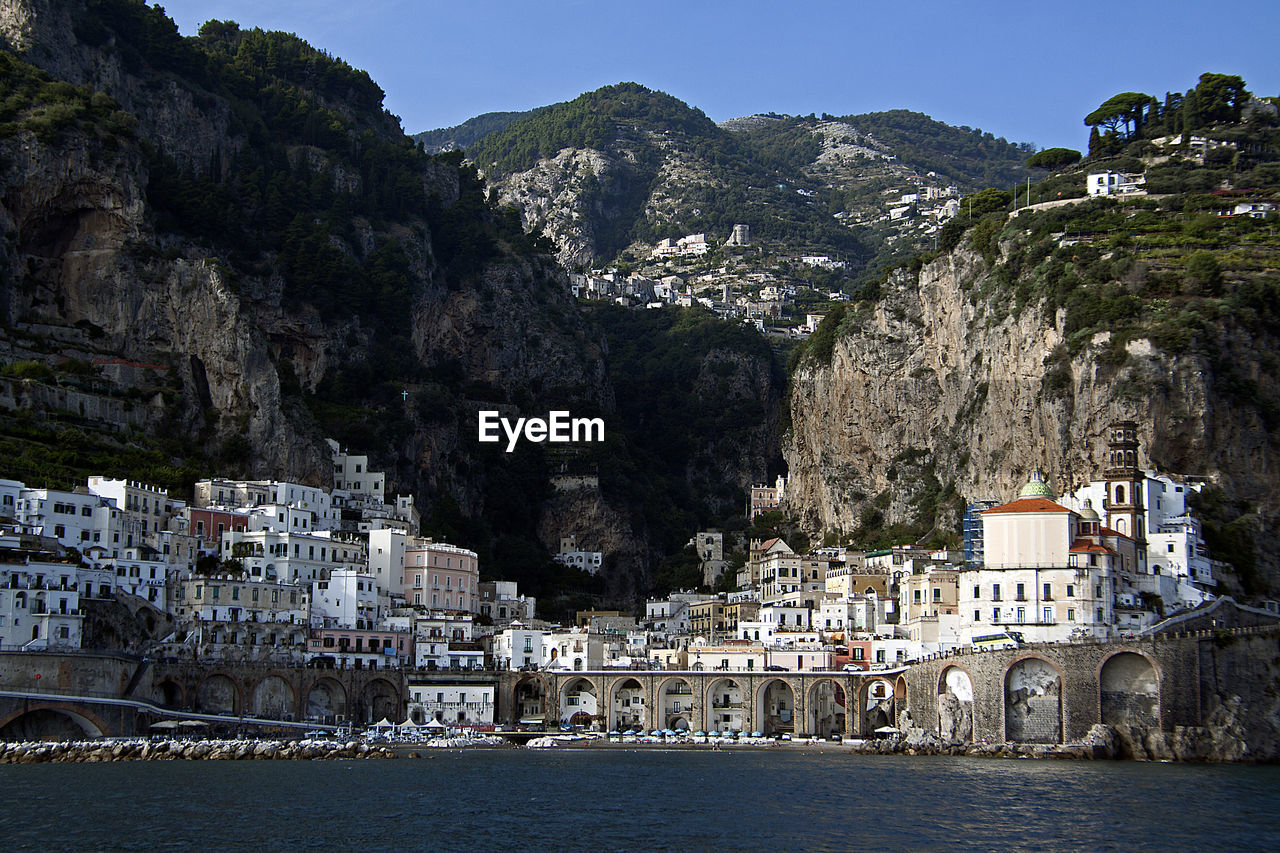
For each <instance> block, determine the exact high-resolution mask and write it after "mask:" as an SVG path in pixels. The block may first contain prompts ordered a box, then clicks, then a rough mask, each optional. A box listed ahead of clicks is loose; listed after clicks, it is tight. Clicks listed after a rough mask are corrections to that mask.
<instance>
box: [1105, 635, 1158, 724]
mask: <svg viewBox="0 0 1280 853" xmlns="http://www.w3.org/2000/svg"><path fill="white" fill-rule="evenodd" d="M1098 718H1099V719H1100V720H1101V721H1102V722H1103V723H1105V724H1106V725H1109V726H1118V725H1132V726H1145V727H1147V728H1151V729H1158V728H1160V675H1159V671H1158V670H1157V669H1156V666H1155V664H1154V663H1152V661H1151V659H1150V658H1149V657H1147V656H1146V655H1144V654H1142V653H1141V652H1137V651H1130V650H1125V651H1118V652H1114V653H1112V654H1110V655H1108V656H1107V657H1105V658H1104V659H1103V660H1102V663H1100V664H1099V665H1098Z"/></svg>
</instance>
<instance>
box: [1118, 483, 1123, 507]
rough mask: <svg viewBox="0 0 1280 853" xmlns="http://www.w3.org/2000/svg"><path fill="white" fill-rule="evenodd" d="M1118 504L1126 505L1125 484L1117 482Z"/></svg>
mask: <svg viewBox="0 0 1280 853" xmlns="http://www.w3.org/2000/svg"><path fill="white" fill-rule="evenodd" d="M1116 504H1117V505H1119V506H1123V505H1124V484H1122V483H1116Z"/></svg>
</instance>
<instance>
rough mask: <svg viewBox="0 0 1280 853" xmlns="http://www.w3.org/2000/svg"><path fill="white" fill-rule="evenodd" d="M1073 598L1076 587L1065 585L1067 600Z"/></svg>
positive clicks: (1070, 584)
mask: <svg viewBox="0 0 1280 853" xmlns="http://www.w3.org/2000/svg"><path fill="white" fill-rule="evenodd" d="M1075 596H1076V585H1075V584H1073V583H1069V584H1067V598H1075Z"/></svg>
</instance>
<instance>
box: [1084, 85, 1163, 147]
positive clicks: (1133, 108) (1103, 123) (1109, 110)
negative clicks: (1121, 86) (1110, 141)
mask: <svg viewBox="0 0 1280 853" xmlns="http://www.w3.org/2000/svg"><path fill="white" fill-rule="evenodd" d="M1151 101H1152V98H1151V96H1150V95H1147V94H1145V93H1143V92H1121V93H1120V94H1118V95H1112V96H1111V97H1110V98H1108V99H1107V100H1105V101H1103V103H1102V105H1101V106H1099V107H1098V108H1097V109H1096V110H1094V111H1093V112H1091V113H1089V114H1088V115H1087V116H1085V117H1084V123H1085V124H1087V125H1092V126H1093V127H1105V128H1106V132H1107V133H1108V134H1111V135H1115V136H1119V135H1121V133H1122V132H1123V137H1124V138H1125V139H1129V138H1132V137H1133V136H1136V135H1137V134H1138V133H1140V132H1141V131H1142V121H1143V113H1144V112H1145V111H1146V110H1147V109H1148V107H1149V106H1150V104H1151Z"/></svg>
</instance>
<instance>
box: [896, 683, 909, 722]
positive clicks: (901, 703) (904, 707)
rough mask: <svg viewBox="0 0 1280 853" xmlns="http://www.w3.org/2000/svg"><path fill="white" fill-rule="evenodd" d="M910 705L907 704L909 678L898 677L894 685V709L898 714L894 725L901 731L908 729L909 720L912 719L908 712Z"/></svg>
mask: <svg viewBox="0 0 1280 853" xmlns="http://www.w3.org/2000/svg"><path fill="white" fill-rule="evenodd" d="M910 707H911V706H910V704H909V703H908V702H907V676H906V674H905V673H904V674H902V675H899V676H898V680H897V681H895V682H894V683H893V709H894V711H896V712H897V716H896V717H895V718H894V725H895V726H897V727H898V728H900V729H905V728H906V727H907V720H908V719H910V717H911V712H910V711H909V710H908V709H909V708H910Z"/></svg>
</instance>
